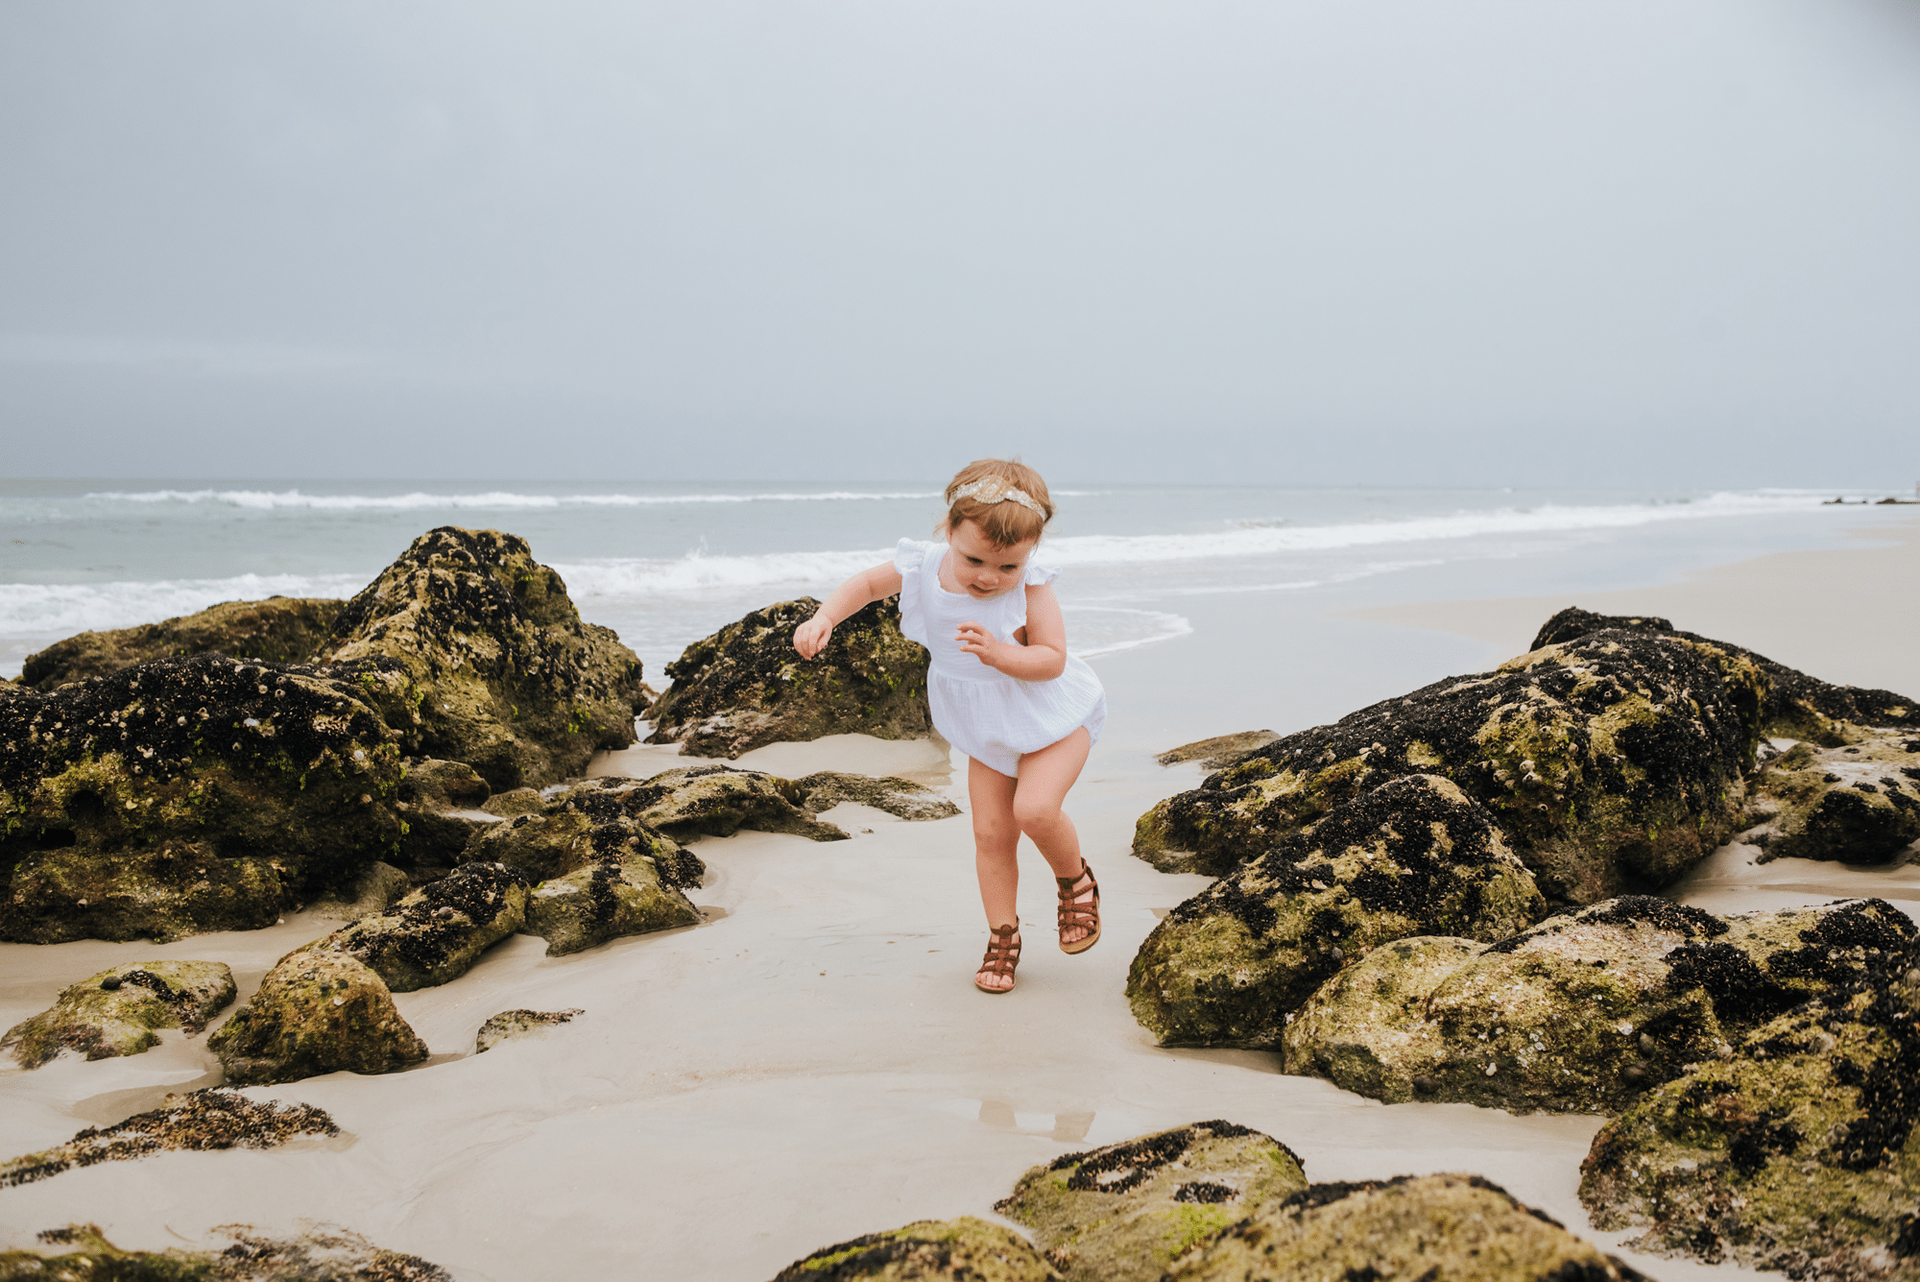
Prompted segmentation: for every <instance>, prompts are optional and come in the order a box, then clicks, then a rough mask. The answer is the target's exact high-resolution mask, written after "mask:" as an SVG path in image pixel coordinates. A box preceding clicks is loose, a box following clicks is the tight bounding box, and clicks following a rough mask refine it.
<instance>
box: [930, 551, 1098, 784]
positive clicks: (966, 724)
mask: <svg viewBox="0 0 1920 1282" xmlns="http://www.w3.org/2000/svg"><path fill="white" fill-rule="evenodd" d="M946 553H947V545H946V544H944V543H922V542H919V541H918V540H915V539H901V540H900V545H899V546H898V547H897V548H895V549H894V552H893V568H894V569H896V570H898V571H900V631H901V632H903V633H905V634H906V637H907V639H908V640H909V641H918V642H919V643H920V644H921V645H923V646H925V647H927V650H928V652H929V653H930V654H931V655H932V656H933V659H932V662H931V663H930V664H929V665H928V669H927V702H928V703H929V704H930V705H931V707H932V710H933V725H934V729H936V730H938V731H939V732H940V733H941V734H942V735H943V736H945V738H946V740H947V742H948V743H951V744H953V745H954V746H955V747H956V748H958V749H960V751H962V752H964V753H966V754H967V755H968V756H969V757H972V758H973V759H974V760H975V761H978V762H979V763H981V764H982V765H984V766H987V767H990V768H991V769H994V770H997V771H999V772H1000V773H1001V774H1003V775H1012V776H1015V777H1018V776H1019V774H1020V757H1021V754H1023V753H1028V752H1038V751H1039V750H1040V749H1042V748H1044V747H1046V746H1047V745H1048V744H1050V743H1058V742H1059V741H1060V740H1062V739H1064V738H1066V737H1067V736H1068V735H1070V734H1072V733H1073V732H1074V731H1075V730H1078V729H1080V728H1081V727H1082V726H1085V727H1086V730H1087V734H1088V735H1089V736H1090V737H1091V738H1092V739H1093V740H1096V741H1097V740H1098V739H1099V738H1100V730H1101V728H1102V727H1103V726H1105V725H1106V723H1107V695H1106V691H1105V690H1103V689H1101V687H1100V678H1099V677H1097V676H1095V675H1094V674H1093V669H1092V668H1089V667H1088V666H1087V665H1086V662H1085V661H1084V660H1082V659H1076V658H1074V657H1073V656H1072V655H1068V656H1067V666H1066V670H1065V671H1063V672H1062V673H1061V674H1060V675H1059V676H1057V677H1055V678H1053V679H1052V680H1051V681H1022V680H1020V679H1019V678H1017V677H1010V676H1008V675H1007V674H1006V673H1004V672H1001V671H1000V670H999V669H997V668H990V667H988V666H987V665H986V664H984V663H982V662H980V660H979V659H977V658H975V657H974V656H973V655H971V654H968V653H967V652H966V651H965V650H962V649H961V648H960V643H959V641H958V640H956V639H955V636H954V634H955V633H956V632H957V631H958V630H959V627H960V625H961V624H963V623H967V622H973V623H977V624H979V625H980V626H981V627H983V628H985V629H986V630H987V631H988V632H991V633H992V634H993V636H994V638H995V639H996V640H999V641H1012V640H1013V634H1014V633H1015V632H1016V631H1018V630H1019V629H1020V628H1023V627H1025V626H1026V624H1027V591H1026V590H1027V588H1028V587H1029V586H1037V585H1039V584H1042V583H1051V582H1052V581H1053V579H1054V576H1055V575H1057V574H1059V571H1058V570H1050V569H1045V568H1043V567H1041V566H1039V565H1037V564H1035V563H1033V562H1032V561H1029V562H1028V563H1027V574H1026V579H1025V581H1024V582H1023V583H1021V584H1020V585H1019V586H1017V587H1015V588H1013V589H1012V590H1011V591H1008V592H1003V593H1001V594H1000V595H999V596H995V597H985V598H982V597H976V596H969V595H967V594H966V593H962V592H949V591H947V589H945V588H943V587H941V586H940V563H941V561H943V560H945V559H946Z"/></svg>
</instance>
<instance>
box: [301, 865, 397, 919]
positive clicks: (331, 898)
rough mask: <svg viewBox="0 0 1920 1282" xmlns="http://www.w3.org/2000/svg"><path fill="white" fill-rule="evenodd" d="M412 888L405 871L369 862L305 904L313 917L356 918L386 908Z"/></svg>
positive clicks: (382, 910) (369, 915)
mask: <svg viewBox="0 0 1920 1282" xmlns="http://www.w3.org/2000/svg"><path fill="white" fill-rule="evenodd" d="M412 889H413V883H412V882H411V881H409V880H408V878H407V874H405V873H403V872H401V871H400V870H399V869H398V868H395V867H394V866H393V865H392V864H368V865H367V867H366V869H365V871H363V872H362V873H361V874H360V875H359V876H358V877H356V878H354V879H353V880H352V881H351V882H349V883H347V884H346V885H345V886H342V887H341V888H340V889H339V890H337V891H332V892H329V893H327V894H325V895H322V896H321V897H320V898H318V899H316V900H314V901H313V902H312V903H310V904H308V905H307V911H309V912H311V913H312V914H313V915H314V916H316V917H339V918H344V919H345V920H347V921H359V920H360V919H361V918H362V917H372V916H375V915H377V914H379V913H383V912H385V911H387V909H389V908H391V907H393V906H394V904H396V903H398V902H399V901H400V899H401V897H402V896H404V895H405V894H406V893H407V892H408V891H410V890H412Z"/></svg>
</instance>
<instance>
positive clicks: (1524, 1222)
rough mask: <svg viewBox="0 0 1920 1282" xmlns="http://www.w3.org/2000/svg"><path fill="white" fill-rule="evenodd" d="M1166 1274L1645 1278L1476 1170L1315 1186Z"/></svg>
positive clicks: (1443, 1280)
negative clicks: (1476, 1172)
mask: <svg viewBox="0 0 1920 1282" xmlns="http://www.w3.org/2000/svg"><path fill="white" fill-rule="evenodd" d="M1166 1277H1167V1282H1299V1280H1300V1279H1308V1278H1311V1279H1316V1280H1317V1279H1323V1278H1324V1279H1328V1280H1329V1282H1332V1280H1333V1279H1358V1278H1370V1279H1387V1278H1407V1279H1414V1278H1418V1279H1419V1280H1420V1282H1545V1280H1546V1279H1566V1280H1567V1282H1574V1280H1575V1279H1578V1282H1645V1279H1644V1278H1643V1277H1642V1275H1641V1274H1639V1273H1637V1272H1635V1271H1634V1270H1633V1269H1632V1268H1630V1267H1628V1266H1627V1265H1626V1264H1624V1263H1622V1262H1621V1261H1619V1260H1617V1259H1615V1258H1613V1257H1612V1256H1609V1255H1603V1254H1601V1252H1600V1251H1598V1250H1597V1249H1595V1247H1594V1246H1593V1245H1592V1244H1591V1243H1589V1242H1584V1241H1582V1240H1581V1239H1579V1238H1577V1237H1575V1236H1574V1235H1573V1234H1571V1233H1569V1232H1567V1230H1566V1229H1565V1228H1564V1227H1562V1226H1561V1225H1560V1223H1559V1222H1558V1221H1556V1220H1554V1219H1552V1218H1550V1217H1549V1216H1547V1215H1545V1214H1543V1213H1542V1212H1540V1211H1537V1210H1535V1209H1534V1208H1532V1207H1530V1206H1527V1205H1526V1204H1525V1203H1523V1202H1520V1201H1518V1200H1516V1199H1515V1198H1514V1197H1513V1196H1512V1195H1511V1194H1509V1193H1508V1192H1507V1191H1506V1190H1505V1189H1503V1188H1501V1187H1500V1186H1499V1185H1497V1184H1493V1183H1490V1182H1488V1181H1487V1180H1484V1179H1482V1178H1481V1177H1479V1176H1477V1175H1421V1176H1411V1175H1403V1176H1400V1177H1399V1178H1398V1179H1392V1180H1362V1181H1359V1182H1357V1183H1353V1184H1315V1185H1312V1186H1311V1187H1309V1188H1305V1189H1302V1190H1301V1191H1300V1192H1298V1193H1295V1194H1293V1195H1292V1196H1291V1197H1288V1198H1284V1199H1282V1200H1280V1201H1277V1202H1269V1203H1267V1204H1266V1205H1265V1206H1262V1207H1260V1208H1258V1209H1257V1210H1255V1211H1254V1213H1253V1214H1252V1215H1250V1216H1248V1217H1247V1218H1246V1219H1244V1220H1241V1221H1240V1222H1239V1223H1237V1224H1234V1225H1233V1226H1232V1227H1230V1228H1228V1229H1226V1230H1225V1231H1223V1232H1221V1233H1220V1234H1218V1235H1216V1236H1214V1237H1212V1238H1209V1239H1208V1240H1206V1241H1204V1242H1202V1243H1201V1244H1200V1245H1199V1246H1197V1247H1195V1248H1194V1249H1193V1250H1192V1251H1191V1252H1189V1253H1188V1254H1187V1255H1186V1256H1185V1257H1184V1258H1182V1259H1180V1260H1179V1261H1177V1262H1176V1263H1175V1264H1174V1266H1173V1267H1172V1268H1171V1269H1169V1270H1168V1271H1167V1274H1166Z"/></svg>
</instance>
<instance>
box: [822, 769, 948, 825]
mask: <svg viewBox="0 0 1920 1282" xmlns="http://www.w3.org/2000/svg"><path fill="white" fill-rule="evenodd" d="M793 786H794V789H795V791H797V792H798V793H799V794H800V796H801V798H802V800H801V802H800V805H801V808H802V809H804V810H805V811H806V812H807V813H808V814H810V815H817V814H819V813H820V812H821V811H823V810H831V809H833V808H834V807H835V806H837V805H839V804H840V803H841V802H843V801H852V802H857V803H858V804H860V805H863V806H872V807H873V808H874V809H875V810H884V811H886V812H887V813H888V814H890V815H893V816H894V817H896V818H899V819H906V820H909V821H915V822H919V821H926V820H933V819H951V818H953V817H954V816H955V815H957V814H959V813H960V807H958V806H956V805H954V804H953V803H952V802H951V801H948V800H947V799H946V798H945V797H943V796H941V795H940V794H939V793H937V792H935V791H934V790H933V789H931V788H929V787H926V786H925V785H924V784H917V783H915V782H914V781H913V780H911V779H901V778H898V777H896V776H892V775H889V776H887V777H885V778H875V777H873V776H872V775H856V774H848V773H846V772H844V771H839V770H822V771H820V772H818V773H817V774H810V775H805V776H802V777H801V778H799V779H795V780H794V781H793Z"/></svg>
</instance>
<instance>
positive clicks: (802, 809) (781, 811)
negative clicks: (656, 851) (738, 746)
mask: <svg viewBox="0 0 1920 1282" xmlns="http://www.w3.org/2000/svg"><path fill="white" fill-rule="evenodd" d="M584 787H596V788H598V789H600V790H602V791H611V792H613V793H615V794H616V795H618V796H619V797H620V799H621V806H622V808H623V809H625V810H626V812H627V813H628V814H630V815H632V816H633V817H634V818H635V819H638V820H639V821H640V822H641V823H644V824H646V825H647V826H648V827H650V828H653V829H656V830H658V831H660V832H662V833H665V834H666V835H667V836H669V837H672V838H673V839H674V840H675V841H690V840H692V839H693V838H695V837H731V836H732V835H733V834H734V833H736V832H738V831H740V829H742V828H754V829H757V830H759V831H761V832H783V833H790V834H792V835H793V836H796V837H806V838H808V839H809V840H812V841H845V840H846V839H847V834H846V833H845V832H844V831H843V830H841V829H840V828H838V827H836V826H835V825H833V824H830V823H827V822H825V821H824V820H820V819H815V818H814V817H813V816H812V815H811V814H809V813H807V810H806V802H807V796H806V794H805V793H803V792H801V791H800V788H799V785H797V784H795V783H794V782H793V781H792V780H791V779H782V778H780V777H779V776H778V775H770V774H763V773H762V772H760V771H758V770H741V769H738V768H736V767H734V766H683V767H681V768H679V769H677V770H664V771H662V772H661V773H659V774H657V775H654V776H652V777H651V778H648V779H642V780H637V781H636V780H633V779H617V778H603V779H596V780H590V781H589V782H588V784H586V785H583V788H584ZM580 792H581V789H574V790H573V791H572V792H571V793H569V794H568V795H569V796H578V795H579V794H580Z"/></svg>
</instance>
